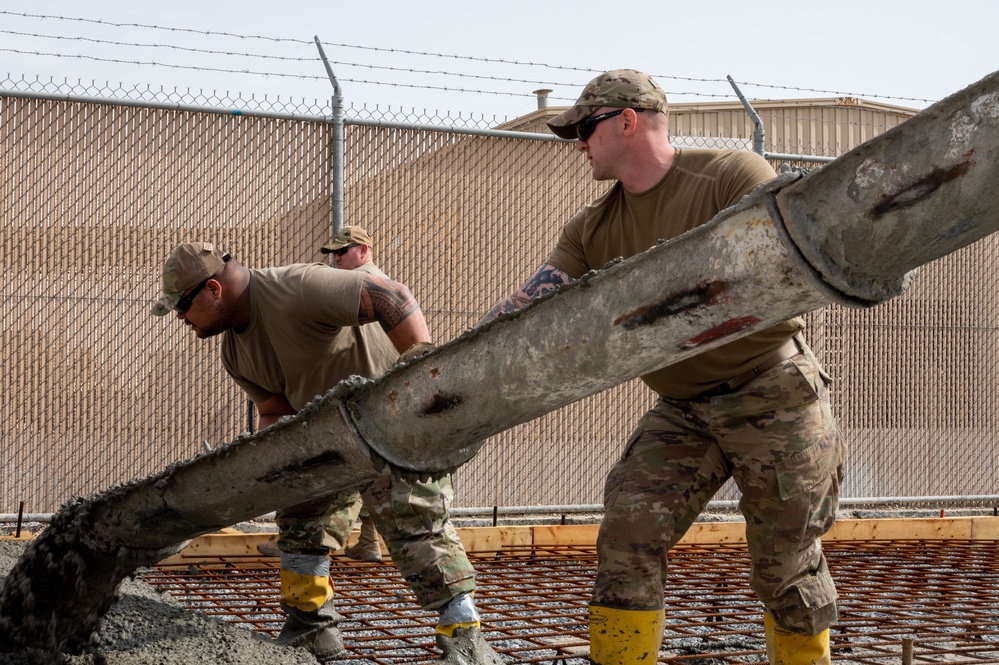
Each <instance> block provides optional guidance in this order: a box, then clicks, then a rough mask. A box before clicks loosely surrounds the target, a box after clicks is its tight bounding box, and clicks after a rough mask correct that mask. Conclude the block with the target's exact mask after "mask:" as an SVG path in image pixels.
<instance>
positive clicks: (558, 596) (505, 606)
mask: <svg viewBox="0 0 999 665" xmlns="http://www.w3.org/2000/svg"><path fill="white" fill-rule="evenodd" d="M824 550H825V553H826V557H827V559H828V562H829V568H830V570H831V571H832V574H833V577H834V578H835V579H836V585H837V588H838V590H839V594H840V600H839V602H840V612H841V615H840V621H839V622H838V623H837V624H836V625H835V627H834V628H833V629H832V630H831V632H830V645H831V650H832V655H833V661H834V662H836V663H844V664H847V663H854V664H859V665H888V664H889V663H898V662H899V659H900V655H901V650H902V642H903V640H906V639H909V640H912V641H913V663H939V662H960V663H966V664H968V665H971V664H974V663H995V662H999V575H997V574H996V570H997V568H999V548H996V545H995V543H994V542H981V541H959V540H946V541H932V540H926V541H923V540H903V541H865V542H851V541H837V542H832V543H825V544H824ZM472 559H473V563H474V565H475V568H476V571H477V581H478V582H477V584H478V588H477V590H476V596H475V597H476V604H477V606H478V608H479V611H480V613H481V614H482V617H483V626H484V635H485V637H486V639H487V641H489V643H490V644H491V645H492V646H493V647H494V648H495V649H496V650H497V651H498V652H500V653H502V654H504V655H505V656H507V657H508V659H510V660H511V661H512V662H517V663H551V664H552V665H555V664H556V663H557V664H560V665H583V664H584V663H586V662H587V660H586V658H585V656H586V655H587V653H588V644H589V642H588V639H589V637H588V628H587V619H586V611H587V609H586V608H587V602H588V600H589V594H590V591H591V589H592V586H593V579H594V576H595V571H596V559H595V553H594V551H593V549H592V548H590V547H551V548H518V547H504V548H502V549H501V550H499V551H497V552H489V553H482V552H480V553H476V554H473V555H472ZM749 567H750V560H749V555H748V554H747V552H746V550H745V546H744V545H738V544H732V545H722V544H706V545H683V544H681V545H679V546H676V547H674V548H673V550H672V551H671V552H670V554H669V573H668V579H667V590H666V594H665V605H666V619H667V620H666V629H665V633H664V640H663V646H662V649H661V650H660V653H659V662H660V663H675V664H679V663H688V664H690V665H694V664H699V665H704V664H706V663H712V664H714V665H723V664H736V663H739V664H746V663H755V664H756V665H765V664H766V662H767V660H766V654H765V650H764V649H765V646H764V642H763V630H762V612H763V610H762V606H761V605H760V603H759V601H758V600H757V599H756V597H755V595H754V594H753V592H752V590H751V589H750V588H749V585H748V582H747V580H748V574H749ZM144 578H145V580H146V581H147V582H149V583H150V584H153V585H154V586H156V587H157V588H159V589H161V590H163V591H165V592H167V593H169V594H170V595H172V596H174V597H176V598H177V599H178V600H180V601H181V602H182V603H183V604H184V605H185V606H187V607H190V608H192V609H197V610H199V611H202V612H205V613H207V614H211V615H214V616H218V617H220V618H222V619H224V620H226V621H232V622H235V623H237V624H240V625H242V626H244V627H246V628H248V629H251V630H255V631H258V632H261V633H263V634H266V635H268V636H271V637H276V636H277V633H278V631H280V628H281V625H282V623H283V616H282V614H281V612H280V610H279V609H278V587H279V581H278V570H277V559H262V558H259V557H218V558H212V559H197V560H194V559H192V560H191V562H190V563H179V564H174V565H170V566H160V567H159V568H157V569H155V570H153V571H150V572H149V573H148V574H146V575H145V576H144ZM331 578H332V580H333V585H334V588H335V589H336V594H337V598H338V600H337V603H338V605H337V610H338V611H339V612H340V613H342V614H343V615H344V616H345V617H346V620H345V621H344V622H343V623H342V624H341V629H342V631H343V633H344V638H345V642H346V644H347V647H348V649H349V651H350V656H349V657H348V658H347V660H346V661H345V662H347V663H349V664H350V665H365V664H370V663H377V664H378V665H392V664H394V663H400V662H420V661H429V660H431V659H432V658H434V657H435V656H436V650H435V648H434V646H433V637H432V635H433V627H434V624H435V622H436V619H437V617H436V614H435V613H433V612H425V611H423V610H421V609H420V608H419V607H418V606H417V605H416V602H415V598H414V596H413V595H412V593H411V592H410V591H409V589H408V587H406V584H405V582H404V581H403V579H402V578H401V576H400V575H399V574H398V572H397V571H396V570H395V568H394V567H393V566H392V565H391V564H390V563H387V562H386V563H382V564H369V563H360V562H356V561H351V560H350V559H347V558H345V557H342V556H334V557H333V558H332V569H331Z"/></svg>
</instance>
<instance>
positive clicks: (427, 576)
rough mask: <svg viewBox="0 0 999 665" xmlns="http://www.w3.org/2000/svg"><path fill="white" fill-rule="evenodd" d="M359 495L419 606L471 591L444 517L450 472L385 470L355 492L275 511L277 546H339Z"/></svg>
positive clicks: (313, 549) (464, 560)
mask: <svg viewBox="0 0 999 665" xmlns="http://www.w3.org/2000/svg"><path fill="white" fill-rule="evenodd" d="M362 496H363V500H364V505H366V506H367V508H368V510H369V511H370V512H371V519H372V520H373V521H374V523H375V526H376V527H377V529H378V533H379V534H380V535H381V536H382V538H383V539H384V540H385V545H386V546H387V547H388V550H389V552H390V554H391V555H392V563H394V564H395V566H396V567H397V568H398V569H399V572H401V573H402V575H403V577H405V578H406V581H407V582H408V583H409V585H410V587H411V588H412V589H413V592H414V593H415V594H416V597H417V600H418V601H419V603H420V606H421V607H423V608H424V609H428V610H434V609H438V608H440V607H441V606H442V605H444V604H445V603H447V602H448V601H449V600H451V599H452V598H454V597H456V596H458V595H459V594H461V593H470V592H472V591H474V590H475V571H474V569H473V568H472V565H471V563H470V562H469V560H468V557H467V556H466V555H465V551H464V548H463V547H462V544H461V541H460V540H459V539H458V535H457V532H455V530H454V527H453V526H451V523H450V521H449V520H448V511H449V509H450V505H451V503H452V501H453V500H454V489H453V487H452V485H451V478H450V476H447V477H444V478H442V479H441V480H439V481H435V482H430V483H422V482H417V483H413V484H410V483H408V482H406V481H405V480H401V479H398V478H396V479H393V478H392V476H389V475H386V476H382V477H381V478H379V479H378V480H375V481H374V482H372V483H371V484H369V485H367V486H366V487H365V488H363V489H362V490H361V492H360V493H358V492H356V491H350V490H347V491H343V492H337V493H335V494H332V495H330V496H326V497H323V498H321V499H317V500H315V501H311V502H308V503H303V504H299V505H296V506H292V507H290V508H285V509H283V510H280V511H278V513H277V524H278V527H279V529H280V532H281V535H280V538H279V539H278V547H279V548H280V549H281V550H282V551H283V552H289V553H295V554H306V553H325V552H327V551H328V550H336V549H342V548H343V547H344V545H346V543H347V538H348V537H349V536H350V532H351V529H352V528H353V525H354V521H355V520H356V519H357V515H358V513H359V512H360V510H361V500H362Z"/></svg>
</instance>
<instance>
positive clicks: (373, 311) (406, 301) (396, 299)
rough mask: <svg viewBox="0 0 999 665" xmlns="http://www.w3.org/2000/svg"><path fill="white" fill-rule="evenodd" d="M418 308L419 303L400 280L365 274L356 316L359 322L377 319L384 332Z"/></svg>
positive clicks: (369, 321) (391, 328)
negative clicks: (395, 280) (394, 280)
mask: <svg viewBox="0 0 999 665" xmlns="http://www.w3.org/2000/svg"><path fill="white" fill-rule="evenodd" d="M419 308H420V305H419V303H417V302H416V299H415V298H414V297H413V294H412V293H410V292H409V288H408V287H407V286H406V285H405V284H402V283H400V282H393V281H392V280H390V279H385V278H384V277H379V276H377V275H365V276H364V286H363V287H362V288H361V305H360V308H359V309H358V312H357V318H358V320H359V321H360V322H361V323H371V322H373V321H377V322H378V323H379V324H381V326H382V329H383V330H384V331H385V332H389V331H390V330H393V329H394V328H395V327H396V326H398V325H399V324H400V323H402V322H403V321H405V320H406V319H407V318H409V316H410V315H411V314H412V313H413V312H415V311H417V310H418V309H419Z"/></svg>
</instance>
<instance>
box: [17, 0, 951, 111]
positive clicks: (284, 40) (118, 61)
mask: <svg viewBox="0 0 999 665" xmlns="http://www.w3.org/2000/svg"><path fill="white" fill-rule="evenodd" d="M0 15H6V16H18V17H22V18H30V19H42V20H55V21H68V22H79V23H87V24H94V25H101V26H107V27H113V28H142V29H149V30H158V31H165V32H172V33H187V34H195V35H200V36H213V37H228V38H235V39H240V40H259V41H266V42H270V43H289V44H296V45H300V46H301V45H312V44H313V43H314V42H313V41H311V40H305V39H296V38H288V37H270V36H266V35H245V34H238V33H232V32H224V31H217V30H198V29H193V28H175V27H169V26H161V25H153V24H145V23H127V22H114V21H105V20H102V19H92V18H83V17H71V16H59V15H51V14H31V13H25V12H11V11H6V10H0ZM0 33H4V34H12V35H18V36H24V37H32V38H40V39H58V40H66V41H82V42H92V43H98V44H104V45H110V46H122V47H130V48H136V47H142V48H153V49H171V50H177V51H184V52H192V53H199V54H205V55H219V56H227V57H245V58H260V59H268V60H278V61H290V62H302V63H305V62H314V61H315V60H316V59H315V58H304V57H288V56H277V55H271V54H260V53H245V52H234V51H223V50H214V49H198V48H193V47H186V46H178V45H175V44H152V43H148V44H141V43H135V42H123V41H116V40H106V39H95V38H90V37H69V36H65V35H45V34H40V33H25V32H17V31H12V30H0ZM326 45H328V46H331V47H337V48H347V49H358V50H365V51H373V52H383V53H398V54H404V55H417V56H422V57H431V58H445V59H453V60H464V61H470V62H482V63H490V64H502V65H514V66H522V67H540V68H545V69H549V70H553V71H566V72H570V71H571V72H584V73H587V74H596V73H599V70H595V69H589V68H582V67H570V66H560V65H552V64H548V63H538V62H530V61H520V60H510V59H505V58H485V57H479V56H470V55H460V54H455V53H438V52H430V51H415V50H408V49H398V48H384V47H376V46H364V45H358V44H346V43H327V44H326ZM0 51H7V52H11V53H19V54H24V55H39V56H47V57H57V58H70V59H74V58H75V59H85V60H92V61H99V62H108V63H116V64H124V65H137V66H160V67H168V68H176V69H185V70H193V71H205V72H213V73H235V74H245V75H252V76H274V77H285V78H297V79H303V80H312V79H317V80H321V79H323V77H321V76H313V75H308V74H288V73H278V72H254V71H250V70H247V69H226V68H216V67H206V66H204V65H197V66H194V65H175V64H169V63H163V62H151V61H134V60H124V59H117V58H101V57H96V56H87V55H83V54H75V55H69V54H59V53H45V52H40V51H23V50H17V49H9V48H0ZM335 64H338V65H344V66H351V67H358V68H366V69H378V70H384V71H395V72H402V73H409V74H421V75H434V76H453V77H460V78H468V79H478V80H489V81H494V82H504V83H516V84H519V83H529V84H532V85H539V86H543V85H548V86H557V87H576V86H578V83H569V84H567V83H560V82H552V81H540V80H530V79H518V78H510V77H501V76H486V75H481V74H468V73H463V72H447V71H439V70H426V69H416V68H404V67H391V66H385V65H373V64H365V63H358V62H346V61H337V62H336V63H335ZM653 76H654V77H655V78H656V79H659V80H660V81H663V80H670V81H684V82H688V83H707V84H725V85H726V86H727V85H728V80H727V79H721V78H698V77H684V76H676V75H664V74H653ZM343 80H344V81H348V82H354V83H365V84H371V85H386V86H391V87H404V88H414V89H426V90H437V91H446V92H457V93H470V94H490V95H505V96H514V97H526V96H527V95H526V93H510V92H498V91H490V90H477V89H471V88H465V87H458V88H451V87H447V86H432V85H431V86H428V85H419V84H404V83H392V82H383V81H366V80H358V79H343ZM738 83H739V84H740V85H744V86H752V87H754V88H760V89H770V90H785V91H789V92H796V93H817V94H823V95H836V96H846V97H864V98H869V99H892V100H898V101H908V102H921V103H932V102H934V101H936V100H933V99H926V98H920V97H906V96H899V95H887V94H881V93H869V92H853V91H846V90H830V89H821V88H806V87H800V86H786V85H779V84H770V83H761V82H751V81H746V82H738ZM666 92H667V94H668V95H695V96H701V97H710V98H729V97H731V95H730V94H716V93H704V92H688V91H677V90H672V91H671V90H667V91H666ZM556 99H562V98H556Z"/></svg>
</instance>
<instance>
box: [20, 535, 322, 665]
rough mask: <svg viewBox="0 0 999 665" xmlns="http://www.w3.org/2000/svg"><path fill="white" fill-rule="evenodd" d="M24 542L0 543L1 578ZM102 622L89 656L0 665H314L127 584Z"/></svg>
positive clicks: (303, 654) (27, 656)
mask: <svg viewBox="0 0 999 665" xmlns="http://www.w3.org/2000/svg"><path fill="white" fill-rule="evenodd" d="M25 545H26V543H25V542H24V541H9V540H8V541H0V574H2V575H3V576H6V575H7V573H8V571H9V570H10V569H11V567H12V566H13V565H14V563H15V562H16V561H17V559H18V557H19V556H20V555H21V552H22V551H23V549H24V547H25ZM119 595H120V597H119V599H118V601H117V602H116V603H115V604H114V606H113V607H112V608H111V611H110V612H108V614H107V615H106V616H105V617H104V620H103V622H102V623H101V628H100V630H99V631H98V632H97V635H96V638H95V641H94V645H93V647H92V652H91V653H87V654H83V655H79V656H68V657H64V656H60V655H56V654H51V653H45V652H37V651H20V652H16V653H2V652H0V664H2V665H8V664H9V665H42V664H45V665H48V664H51V663H66V664H68V665H180V664H185V665H186V664H188V663H218V664H219V665H228V664H229V663H233V664H236V663H239V664H240V665H257V664H258V663H259V664H260V665H264V664H266V665H316V660H315V658H313V657H312V654H310V653H308V652H307V651H305V650H303V649H288V648H285V647H279V646H276V645H274V644H273V643H272V642H270V641H269V640H266V639H263V638H261V637H259V636H257V635H256V634H254V633H252V632H250V631H249V630H244V629H240V628H237V627H235V626H232V625H230V624H227V623H225V622H223V621H221V620H217V619H214V618H212V617H207V616H205V615H203V614H201V613H199V612H193V611H191V610H187V609H184V608H182V607H181V606H180V604H179V603H177V601H175V600H174V599H173V598H171V597H170V596H168V595H165V594H161V593H159V592H157V591H156V590H154V589H153V588H152V587H150V586H149V585H147V584H145V583H143V582H141V581H138V580H136V579H127V580H125V582H124V583H123V584H122V586H121V590H120V594H119Z"/></svg>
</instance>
